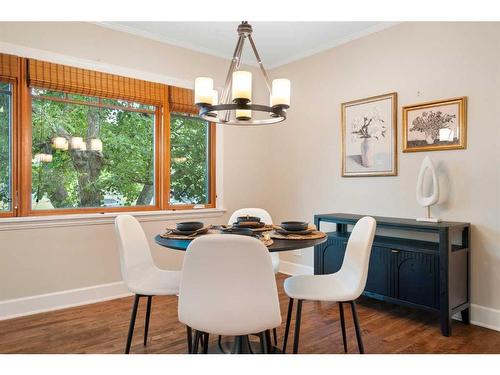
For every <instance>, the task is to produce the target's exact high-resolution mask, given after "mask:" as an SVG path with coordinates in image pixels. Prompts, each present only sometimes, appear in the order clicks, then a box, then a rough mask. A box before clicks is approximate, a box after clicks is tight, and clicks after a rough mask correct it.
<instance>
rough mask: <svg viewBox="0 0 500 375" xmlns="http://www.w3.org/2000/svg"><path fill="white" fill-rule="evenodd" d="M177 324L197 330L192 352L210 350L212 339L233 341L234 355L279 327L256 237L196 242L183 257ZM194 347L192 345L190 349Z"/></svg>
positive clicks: (268, 270) (270, 278) (265, 255)
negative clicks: (254, 337)
mask: <svg viewBox="0 0 500 375" xmlns="http://www.w3.org/2000/svg"><path fill="white" fill-rule="evenodd" d="M182 272H183V274H182V280H181V285H180V291H179V320H180V321H181V322H182V323H184V324H185V325H186V326H187V327H188V328H189V329H193V330H194V333H195V334H194V341H193V345H192V351H191V352H194V353H197V352H198V345H199V342H200V341H201V342H202V345H203V352H204V353H206V352H207V350H208V337H209V335H210V334H215V335H224V336H235V347H234V348H233V352H236V353H239V352H241V350H242V349H243V347H244V346H248V335H251V334H259V335H260V337H261V344H262V347H263V349H264V351H267V350H268V349H269V347H270V342H269V337H270V332H269V330H271V329H273V328H275V327H278V326H279V325H280V324H281V313H280V305H279V299H278V289H277V287H276V280H275V277H274V272H273V267H272V262H271V257H270V256H269V251H268V250H267V248H266V246H265V245H264V244H263V243H262V242H261V241H260V240H258V239H256V238H253V237H247V236H241V235H231V234H214V235H210V236H203V237H199V238H197V239H195V240H193V241H192V242H191V243H190V244H189V246H188V248H187V250H186V254H185V257H184V264H183V271H182ZM188 346H189V347H191V344H188Z"/></svg>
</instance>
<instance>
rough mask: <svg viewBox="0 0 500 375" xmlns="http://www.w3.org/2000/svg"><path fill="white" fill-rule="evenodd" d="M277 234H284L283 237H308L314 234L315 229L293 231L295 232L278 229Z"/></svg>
mask: <svg viewBox="0 0 500 375" xmlns="http://www.w3.org/2000/svg"><path fill="white" fill-rule="evenodd" d="M276 232H278V233H279V234H283V235H285V236H286V235H288V234H298V235H301V236H303V235H306V234H311V233H312V232H314V229H306V230H293V231H289V230H284V229H282V228H279V229H276Z"/></svg>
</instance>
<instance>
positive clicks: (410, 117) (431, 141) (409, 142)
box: [403, 97, 466, 152]
mask: <svg viewBox="0 0 500 375" xmlns="http://www.w3.org/2000/svg"><path fill="white" fill-rule="evenodd" d="M465 141H466V98H465V97H462V98H454V99H447V100H440V101H435V102H429V103H422V104H417V105H411V106H405V107H403V152H413V151H435V150H450V149H460V148H465Z"/></svg>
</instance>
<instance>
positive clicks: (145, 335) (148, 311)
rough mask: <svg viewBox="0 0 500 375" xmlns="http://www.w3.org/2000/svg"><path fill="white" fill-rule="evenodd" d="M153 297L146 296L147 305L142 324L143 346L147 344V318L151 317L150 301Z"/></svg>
mask: <svg viewBox="0 0 500 375" xmlns="http://www.w3.org/2000/svg"><path fill="white" fill-rule="evenodd" d="M152 299H153V296H148V304H147V307H146V323H145V324H144V346H146V343H147V342H148V331H149V317H150V316H151V301H152Z"/></svg>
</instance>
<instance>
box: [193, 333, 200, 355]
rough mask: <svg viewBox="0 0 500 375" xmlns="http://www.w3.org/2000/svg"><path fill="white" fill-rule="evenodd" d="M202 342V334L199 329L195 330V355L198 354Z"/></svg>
mask: <svg viewBox="0 0 500 375" xmlns="http://www.w3.org/2000/svg"><path fill="white" fill-rule="evenodd" d="M200 341H201V332H200V331H198V330H197V329H195V330H194V340H193V354H198V350H199V347H200Z"/></svg>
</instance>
